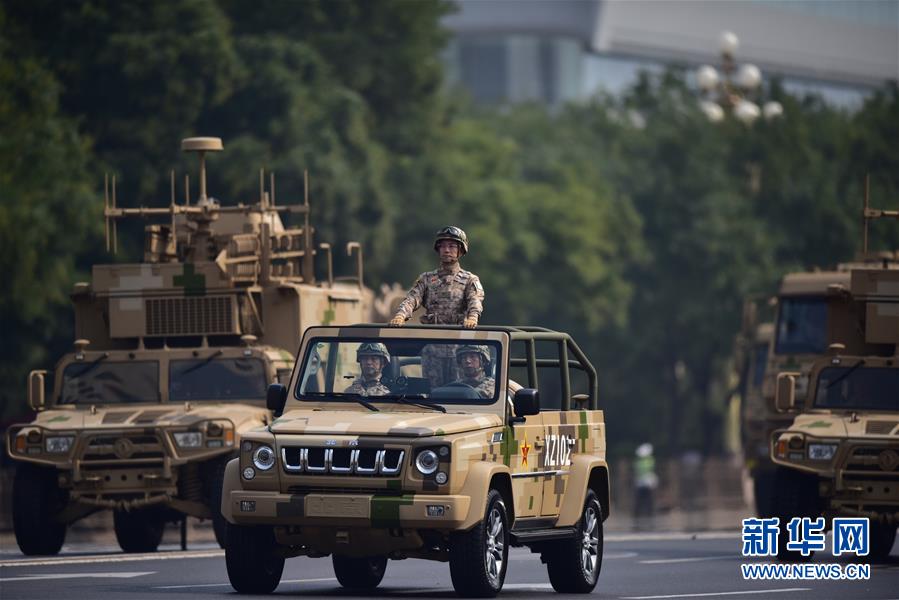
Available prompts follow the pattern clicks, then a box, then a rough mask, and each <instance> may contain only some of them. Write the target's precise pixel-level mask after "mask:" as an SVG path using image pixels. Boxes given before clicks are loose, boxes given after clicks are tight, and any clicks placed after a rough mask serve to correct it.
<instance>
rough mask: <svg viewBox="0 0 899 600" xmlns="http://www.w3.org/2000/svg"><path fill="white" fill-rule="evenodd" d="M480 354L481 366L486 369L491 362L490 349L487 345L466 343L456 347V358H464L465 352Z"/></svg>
mask: <svg viewBox="0 0 899 600" xmlns="http://www.w3.org/2000/svg"><path fill="white" fill-rule="evenodd" d="M470 353H474V354H480V355H481V366H482V367H484V368H485V369H486V368H487V366H488V365H489V364H490V349H489V348H487V346H475V345H466V346H459V347H458V348H457V349H456V360H457V361H459V360H461V358H462V355H463V354H470Z"/></svg>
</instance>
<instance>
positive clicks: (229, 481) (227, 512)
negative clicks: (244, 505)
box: [221, 458, 240, 525]
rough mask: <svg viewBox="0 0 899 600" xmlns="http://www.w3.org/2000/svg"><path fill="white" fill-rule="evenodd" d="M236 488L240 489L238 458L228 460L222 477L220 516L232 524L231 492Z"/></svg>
mask: <svg viewBox="0 0 899 600" xmlns="http://www.w3.org/2000/svg"><path fill="white" fill-rule="evenodd" d="M237 489H240V458H234V459H231V460H229V461H228V464H227V465H226V466H225V476H224V478H223V479H222V507H221V508H222V516H223V517H225V520H226V521H228V522H229V523H231V524H232V525H234V524H235V522H234V520H233V519H232V517H231V492H233V491H234V490H237Z"/></svg>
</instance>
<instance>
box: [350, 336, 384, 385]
mask: <svg viewBox="0 0 899 600" xmlns="http://www.w3.org/2000/svg"><path fill="white" fill-rule="evenodd" d="M356 361H357V362H358V363H359V370H360V372H361V374H360V376H359V377H357V378H356V379H355V380H354V381H353V384H352V385H351V386H350V387H348V388H347V389H345V390H344V391H343V392H344V393H345V394H362V395H363V396H386V395H387V394H389V393H390V389H389V388H388V387H387V386H386V385H384V384H383V383H382V382H381V374H382V372H383V371H384V367H386V366H387V365H388V364H390V354H389V353H388V352H387V346H385V345H384V344H380V343H367V344H361V345H360V346H359V348H358V349H357V350H356Z"/></svg>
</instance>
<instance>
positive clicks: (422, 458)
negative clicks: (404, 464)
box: [415, 450, 439, 475]
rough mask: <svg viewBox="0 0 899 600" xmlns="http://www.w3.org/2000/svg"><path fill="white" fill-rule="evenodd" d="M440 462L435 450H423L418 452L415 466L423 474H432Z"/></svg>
mask: <svg viewBox="0 0 899 600" xmlns="http://www.w3.org/2000/svg"><path fill="white" fill-rule="evenodd" d="M438 464H439V461H438V460H437V453H436V452H434V451H433V450H422V451H421V452H419V453H418V456H416V457H415V468H417V469H418V470H419V471H420V472H421V473H422V475H430V474H431V473H433V472H434V471H436V470H437V465H438Z"/></svg>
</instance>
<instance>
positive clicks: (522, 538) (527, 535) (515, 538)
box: [509, 527, 577, 546]
mask: <svg viewBox="0 0 899 600" xmlns="http://www.w3.org/2000/svg"><path fill="white" fill-rule="evenodd" d="M576 533H577V530H576V529H575V528H574V527H556V528H553V529H535V530H532V531H510V532H509V537H510V542H511V544H512V545H513V546H521V545H524V544H532V543H534V542H549V541H552V540H566V539H569V538H573V537H574V536H575V535H576Z"/></svg>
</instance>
